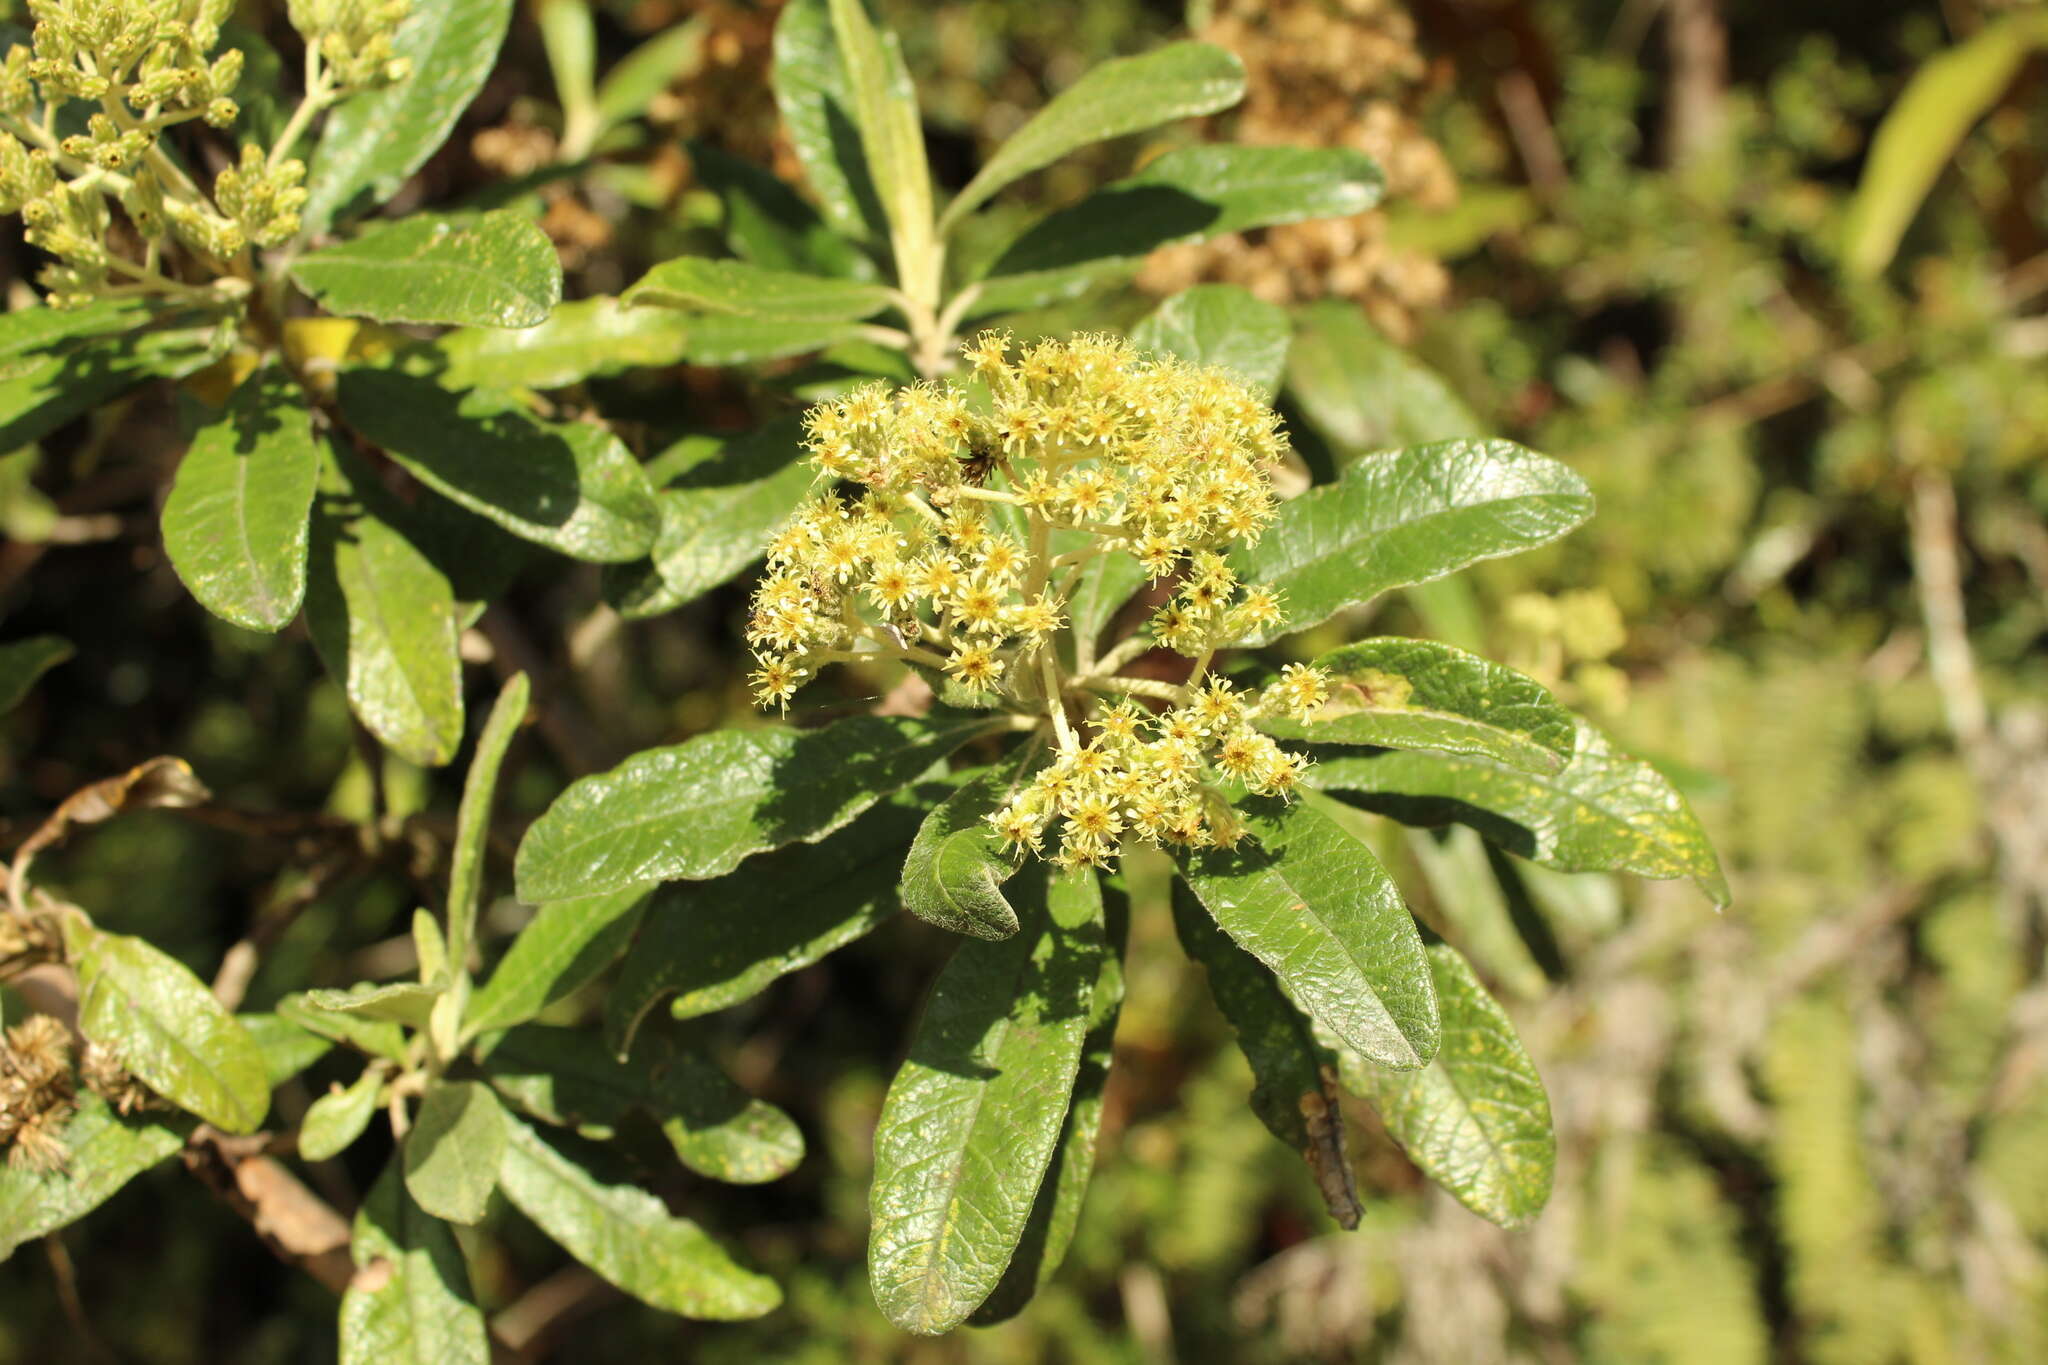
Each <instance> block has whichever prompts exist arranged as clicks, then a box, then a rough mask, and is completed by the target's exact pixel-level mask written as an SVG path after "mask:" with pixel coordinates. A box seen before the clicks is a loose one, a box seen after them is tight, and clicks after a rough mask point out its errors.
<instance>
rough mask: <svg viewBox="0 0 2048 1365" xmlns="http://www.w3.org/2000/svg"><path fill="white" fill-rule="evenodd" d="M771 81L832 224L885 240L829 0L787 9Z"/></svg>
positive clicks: (800, 1) (795, 1) (798, 1)
mask: <svg viewBox="0 0 2048 1365" xmlns="http://www.w3.org/2000/svg"><path fill="white" fill-rule="evenodd" d="M771 79H772V81H773V84H774V87H775V104H776V107H777V108H778V109H779V110H780V111H781V113H782V124H783V128H784V129H785V130H786V131H787V133H788V135H789V145H790V149H791V150H792V151H794V152H795V153H796V158H797V160H798V161H799V162H801V163H802V164H803V168H804V178H805V179H806V180H807V181H808V182H809V183H810V187H811V190H812V192H813V193H814V194H816V195H817V196H818V206H819V208H820V209H822V210H823V211H824V214H825V220H826V221H827V222H829V223H830V224H831V225H832V226H833V227H835V228H837V229H838V230H839V231H840V232H841V233H844V234H845V235H846V236H848V237H851V238H854V239H856V240H859V241H874V240H876V239H878V238H880V237H882V236H883V235H884V234H885V232H886V226H885V224H884V222H883V217H882V204H881V200H880V199H879V198H878V197H877V196H876V193H875V183H874V179H873V177H872V175H871V174H870V173H869V170H868V163H867V154H866V153H865V152H863V151H862V150H861V143H860V127H859V124H858V123H857V122H856V121H855V118H854V113H853V99H852V96H851V95H850V94H849V93H848V85H847V78H846V67H845V65H844V63H843V62H842V61H841V60H840V54H839V40H838V38H837V36H836V35H835V34H834V32H833V28H832V14H831V10H830V8H829V5H828V0H790V3H788V4H786V5H784V6H783V8H782V16H781V18H780V19H778V20H777V21H776V25H775V64H774V68H773V71H772V75H771Z"/></svg>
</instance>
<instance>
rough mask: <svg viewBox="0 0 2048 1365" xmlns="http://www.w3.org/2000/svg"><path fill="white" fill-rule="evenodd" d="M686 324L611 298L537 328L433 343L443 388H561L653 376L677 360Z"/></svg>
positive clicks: (480, 332) (471, 332) (476, 332)
mask: <svg viewBox="0 0 2048 1365" xmlns="http://www.w3.org/2000/svg"><path fill="white" fill-rule="evenodd" d="M688 336H689V321H688V319H686V318H682V317H678V316H677V315H676V314H674V313H671V312H668V311H666V310H664V309H660V308H627V307H625V306H624V305H623V304H621V303H620V302H619V301H618V300H617V299H614V298H595V299H579V300H577V301H576V302H574V303H565V304H563V305H561V306H560V307H559V308H557V309H555V311H554V312H552V313H550V314H548V320H547V321H546V322H543V323H541V324H540V325H539V326H537V327H468V328H464V329H462V330H460V331H455V332H446V333H443V334H442V335H441V336H440V337H439V338H437V339H436V340H435V341H434V342H433V343H432V345H433V347H434V352H435V355H436V358H437V360H438V361H439V363H440V365H441V368H440V370H439V371H438V372H437V373H436V374H435V375H434V378H435V379H436V380H437V381H438V382H440V383H441V384H442V385H443V386H444V387H446V388H450V389H468V388H474V387H476V386H477V385H479V384H488V385H491V386H493V387H496V388H501V389H516V388H533V389H561V388H567V387H568V386H569V385H571V384H580V383H582V382H583V381H584V380H586V379H589V378H592V377H593V376H598V375H610V374H619V373H622V372H623V371H626V370H658V369H665V368H667V367H668V366H670V365H674V364H676V363H677V362H679V361H680V360H682V358H683V354H684V350H685V343H686V339H687V338H688Z"/></svg>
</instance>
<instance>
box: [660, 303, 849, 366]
mask: <svg viewBox="0 0 2048 1365" xmlns="http://www.w3.org/2000/svg"><path fill="white" fill-rule="evenodd" d="M689 316H690V328H689V342H688V349H687V351H686V353H685V356H684V358H685V359H687V360H688V361H689V362H690V363H691V364H693V365H739V364H743V363H746V362H748V361H754V360H780V359H783V358H784V357H787V356H793V355H807V354H809V353H810V352H812V351H822V350H825V349H827V348H828V347H832V346H840V345H844V344H845V343H847V342H850V341H859V340H861V339H862V334H861V329H862V326H863V324H861V323H858V322H819V321H814V320H808V319H806V320H799V319H795V318H757V317H738V316H725V315H722V314H711V313H693V314H691V315H689Z"/></svg>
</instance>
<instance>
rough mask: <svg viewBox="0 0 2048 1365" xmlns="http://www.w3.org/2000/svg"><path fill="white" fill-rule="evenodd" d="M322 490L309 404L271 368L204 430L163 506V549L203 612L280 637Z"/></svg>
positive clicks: (299, 582) (297, 592) (301, 596)
mask: <svg viewBox="0 0 2048 1365" xmlns="http://www.w3.org/2000/svg"><path fill="white" fill-rule="evenodd" d="M319 482H320V446H319V444H318V443H317V442H316V441H315V440H314V438H313V414H312V411H311V410H310V409H309V408H308V407H307V405H306V396H305V394H304V393H302V392H300V390H299V387H298V385H296V384H294V383H293V382H292V380H291V376H290V375H289V374H288V373H287V372H286V371H285V369H284V368H283V367H282V366H279V365H271V366H266V367H264V368H263V369H260V370H258V371H257V372H256V373H255V374H252V375H250V376H249V377H248V378H247V379H245V380H243V381H242V385H241V387H240V388H238V389H236V390H235V395H234V397H233V398H232V399H230V400H229V402H228V407H227V411H226V412H224V413H222V414H221V416H220V418H219V420H217V421H214V422H209V423H208V424H207V425H205V426H203V427H201V428H200V429H199V434H198V435H197V436H195V437H193V439H192V445H191V448H190V449H188V450H187V451H186V452H185V458H184V459H183V460H182V461H180V462H179V464H178V473H177V477H176V478H175V479H174V480H173V481H172V483H171V493H170V497H169V498H168V499H166V501H165V502H164V511H163V536H164V549H165V551H166V552H167V553H168V554H169V555H170V557H171V567H172V568H174V569H176V570H177V571H178V577H179V578H180V579H182V580H183V581H184V584H185V587H186V588H187V589H188V590H189V591H190V592H191V594H192V595H193V596H194V597H196V598H198V599H199V603H200V605H201V606H203V607H205V608H206V609H207V610H208V611H210V612H212V613H213V614H214V615H216V616H218V617H220V618H221V619H222V620H224V621H230V622H233V623H234V624H235V625H238V626H241V627H242V628H243V629H245V630H261V631H277V630H282V629H283V628H284V627H285V626H286V625H287V624H288V623H289V622H290V621H291V619H292V618H293V617H294V616H296V615H298V614H299V604H300V603H301V602H303V601H304V600H305V597H306V547H307V540H308V530H307V527H308V525H309V518H310V516H311V514H312V510H313V493H314V490H315V489H316V488H317V487H318V486H319Z"/></svg>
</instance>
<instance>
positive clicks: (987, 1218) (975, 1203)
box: [868, 865, 1107, 1334]
mask: <svg viewBox="0 0 2048 1365" xmlns="http://www.w3.org/2000/svg"><path fill="white" fill-rule="evenodd" d="M1044 876H1045V874H1044V872H1043V871H1042V869H1041V868H1039V867H1038V866H1036V865H1034V866H1033V867H1031V868H1029V869H1028V870H1027V872H1026V873H1025V874H1024V878H1023V880H1020V881H1019V882H1018V883H1017V888H1018V900H1019V903H1020V904H1021V905H1022V906H1023V907H1024V910H1023V913H1022V914H1021V915H1020V916H1019V918H1020V919H1022V920H1023V921H1024V922H1025V925H1026V927H1025V928H1024V929H1023V930H1022V931H1021V932H1019V933H1017V934H1016V935H1014V936H1012V937H1010V938H1007V939H1003V940H1000V941H997V942H988V941H983V940H973V941H969V942H967V943H964V944H962V945H961V947H960V949H959V951H958V952H956V953H955V954H954V956H953V959H952V961H950V962H949V963H947V965H946V968H945V970H944V971H942V972H941V973H940V975H939V979H938V982H937V983H936V984H935V985H934V986H933V988H932V995H931V999H930V1001H929V1002H928V1003H927V1004H926V1006H925V1010H924V1016H923V1018H922V1019H921V1020H920V1021H919V1023H918V1028H917V1034H916V1036H915V1038H913V1039H912V1041H911V1045H910V1055H909V1056H908V1057H907V1058H905V1060H904V1062H903V1066H902V1068H901V1069H900V1070H899V1071H898V1072H897V1073H896V1079H895V1080H894V1081H893V1082H892V1083H891V1084H890V1086H889V1093H888V1096H887V1098H886V1099H884V1100H883V1102H882V1114H881V1117H880V1119H879V1120H877V1122H876V1125H875V1175H874V1186H873V1189H872V1191H871V1193H870V1195H869V1204H868V1207H869V1215H870V1219H871V1221H872V1225H873V1231H872V1233H871V1235H870V1238H869V1242H868V1275H869V1280H870V1282H871V1283H872V1285H873V1288H874V1292H875V1301H876V1302H877V1303H878V1304H880V1305H881V1308H882V1312H883V1313H884V1314H885V1315H886V1316H887V1317H888V1318H889V1320H890V1321H891V1322H893V1323H895V1324H896V1325H897V1326H898V1327H901V1328H903V1329H904V1330H906V1331H911V1332H918V1333H923V1334H937V1333H940V1332H946V1331H950V1330H951V1329H952V1328H954V1327H957V1326H958V1325H960V1323H962V1322H964V1321H965V1320H966V1318H967V1316H968V1315H969V1314H970V1313H972V1312H973V1311H974V1310H975V1309H976V1308H978V1307H980V1306H981V1304H982V1302H983V1301H984V1300H986V1299H987V1298H988V1297H989V1295H990V1294H991V1293H993V1292H994V1290H995V1288H996V1286H997V1284H998V1283H999V1282H1000V1281H1001V1279H1002V1277H1003V1272H1004V1270H1005V1269H1006V1268H1007V1267H1008V1265H1009V1263H1010V1260H1011V1258H1012V1256H1013V1255H1014V1254H1015V1252H1016V1250H1017V1246H1018V1243H1019V1242H1020V1241H1021V1239H1022V1238H1023V1235H1024V1229H1025V1225H1026V1223H1027V1222H1028V1221H1029V1219H1030V1216H1031V1212H1032V1209H1033V1206H1034V1205H1035V1203H1036V1201H1037V1196H1038V1191H1039V1186H1040V1184H1041V1182H1042V1181H1043V1179H1044V1176H1045V1172H1046V1168H1047V1166H1048V1165H1049V1164H1050V1162H1051V1160H1052V1155H1053V1151H1054V1149H1055V1148H1056V1147H1057V1146H1058V1143H1059V1139H1060V1136H1061V1134H1062V1131H1063V1129H1064V1125H1065V1119H1066V1115H1067V1108H1068V1104H1069V1101H1070V1099H1071V1098H1072V1096H1073V1093H1074V1083H1075V1079H1076V1077H1077V1076H1078V1074H1079V1071H1080V1065H1081V1048H1082V1043H1083V1040H1084V1038H1085V1037H1086V1035H1087V1032H1088V1019H1089V1012H1090V1007H1091V1006H1092V1004H1093V997H1094V988H1095V986H1096V983H1097V979H1098V977H1099V975H1100V973H1101V969H1102V959H1103V957H1104V955H1105V951H1106V947H1107V944H1106V940H1105V933H1104V928H1103V917H1102V900H1101V892H1100V890H1099V888H1098V885H1097V883H1096V880H1095V877H1094V874H1093V873H1091V872H1087V871H1082V872H1080V873H1076V874H1070V875H1066V876H1061V877H1058V878H1056V879H1054V880H1053V881H1052V884H1051V885H1050V886H1048V885H1047V883H1046V881H1045V879H1044Z"/></svg>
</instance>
